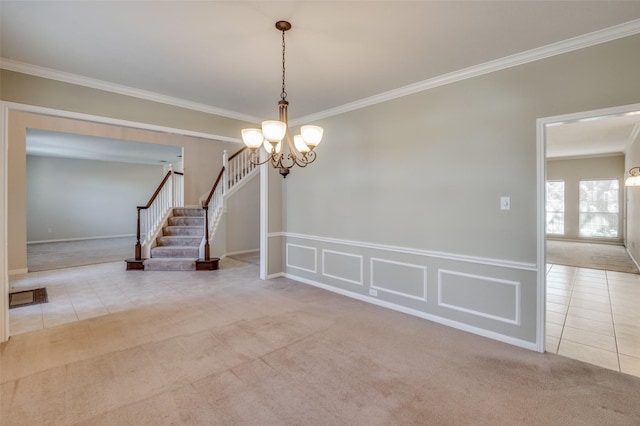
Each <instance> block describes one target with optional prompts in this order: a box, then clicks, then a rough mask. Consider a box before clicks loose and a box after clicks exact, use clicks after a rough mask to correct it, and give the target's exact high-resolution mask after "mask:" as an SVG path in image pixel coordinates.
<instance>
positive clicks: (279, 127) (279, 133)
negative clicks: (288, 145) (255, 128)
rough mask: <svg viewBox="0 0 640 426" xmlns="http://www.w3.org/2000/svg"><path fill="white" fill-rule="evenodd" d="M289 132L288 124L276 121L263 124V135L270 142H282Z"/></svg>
mask: <svg viewBox="0 0 640 426" xmlns="http://www.w3.org/2000/svg"><path fill="white" fill-rule="evenodd" d="M286 132H287V123H284V122H282V121H276V120H268V121H263V122H262V134H263V135H264V137H265V139H266V140H268V141H269V142H280V141H281V140H282V139H284V135H285V134H286Z"/></svg>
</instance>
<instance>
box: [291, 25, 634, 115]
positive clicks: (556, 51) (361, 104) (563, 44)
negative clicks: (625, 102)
mask: <svg viewBox="0 0 640 426" xmlns="http://www.w3.org/2000/svg"><path fill="white" fill-rule="evenodd" d="M638 33H640V19H636V20H633V21H629V22H626V23H624V24H620V25H616V26H613V27H609V28H605V29H603V30H599V31H594V32H592V33H588V34H584V35H580V36H577V37H573V38H570V39H567V40H564V41H560V42H557V43H552V44H548V45H546V46H542V47H538V48H535V49H531V50H527V51H525V52H521V53H516V54H514V55H510V56H506V57H504V58H501V59H496V60H494V61H489V62H485V63H483V64H479V65H474V66H472V67H468V68H464V69H461V70H458V71H453V72H450V73H448V74H443V75H440V76H438V77H434V78H430V79H427V80H423V81H420V82H417V83H413V84H409V85H407V86H403V87H400V88H398V89H394V90H390V91H388V92H384V93H380V94H378V95H374V96H370V97H368V98H364V99H360V100H358V101H355V102H350V103H347V104H344V105H341V106H338V107H335V108H330V109H327V110H325V111H321V112H318V113H316V114H310V115H307V116H304V117H300V118H297V119H295V120H292V121H291V124H292V125H297V124H301V123H310V122H313V121H315V120H320V119H323V118H328V117H332V116H335V115H338V114H343V113H346V112H350V111H354V110H357V109H361V108H365V107H368V106H372V105H376V104H379V103H382V102H386V101H390V100H393V99H396V98H400V97H403V96H408V95H412V94H415V93H419V92H423V91H425V90H429V89H433V88H436V87H440V86H444V85H447V84H451V83H455V82H458V81H462V80H466V79H469V78H473V77H478V76H481V75H484V74H489V73H492V72H495V71H500V70H503V69H507V68H511V67H515V66H518V65H523V64H526V63H529V62H534V61H538V60H541V59H545V58H549V57H552V56H556V55H561V54H563V53H568V52H572V51H574V50H579V49H583V48H585V47H590V46H595V45H597V44H602V43H606V42H608V41H613V40H617V39H620V38H623V37H627V36H631V35H635V34H638Z"/></svg>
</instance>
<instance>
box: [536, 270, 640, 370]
mask: <svg viewBox="0 0 640 426" xmlns="http://www.w3.org/2000/svg"><path fill="white" fill-rule="evenodd" d="M639 306H640V275H636V274H628V273H622V272H612V271H604V270H597V269H585V268H576V267H572V266H563V265H547V327H546V329H547V341H546V347H547V351H548V352H552V353H557V354H559V355H563V356H566V357H569V358H573V359H578V360H581V361H585V362H588V363H591V364H596V365H599V366H601V367H605V368H608V369H611V370H616V371H620V372H623V373H627V374H630V375H634V376H640V309H638V307H639Z"/></svg>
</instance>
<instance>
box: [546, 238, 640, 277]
mask: <svg viewBox="0 0 640 426" xmlns="http://www.w3.org/2000/svg"><path fill="white" fill-rule="evenodd" d="M547 263H553V264H556V265H567V266H578V267H581V268H591V269H606V270H608V271H617V272H628V273H631V274H637V273H638V268H637V267H636V265H635V264H634V263H633V261H632V260H631V258H630V257H629V254H628V253H627V251H626V250H625V248H624V246H619V245H611V244H590V243H579V242H571V241H554V240H547Z"/></svg>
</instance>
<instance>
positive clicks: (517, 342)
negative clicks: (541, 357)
mask: <svg viewBox="0 0 640 426" xmlns="http://www.w3.org/2000/svg"><path fill="white" fill-rule="evenodd" d="M284 276H285V277H286V278H289V279H291V280H294V281H298V282H300V283H303V284H308V285H311V286H314V287H318V288H321V289H324V290H327V291H330V292H332V293H337V294H341V295H343V296H346V297H350V298H352V299H356V300H361V301H363V302H367V303H371V304H373V305H377V306H381V307H383V308H387V309H392V310H394V311H398V312H402V313H404V314H407V315H413V316H415V317H418V318H422V319H426V320H429V321H433V322H435V323H438V324H442V325H446V326H448V327H452V328H456V329H458V330H462V331H466V332H468V333H472V334H476V335H478V336H482V337H487V338H489V339H493V340H497V341H499V342H503V343H508V344H510V345H514V346H519V347H521V348H524V349H529V350H536V345H535V343H533V342H528V341H526V340H522V339H517V338H515V337H511V336H506V335H504V334H499V333H496V332H493V331H489V330H485V329H482V328H478V327H474V326H471V325H468V324H463V323H460V322H457V321H453V320H449V319H446V318H442V317H438V316H436V315H431V314H428V313H425V312H422V311H418V310H416V309H411V308H407V307H404V306H400V305H396V304H394V303H390V302H385V301H383V300H380V299H376V298H375V297H369V296H365V295H363V294H359V293H354V292H352V291H348V290H343V289H340V288H337V287H332V286H329V285H326V284H322V283H319V282H317V281H312V280H309V279H306V278H302V277H298V276H296V275H292V274H284Z"/></svg>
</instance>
